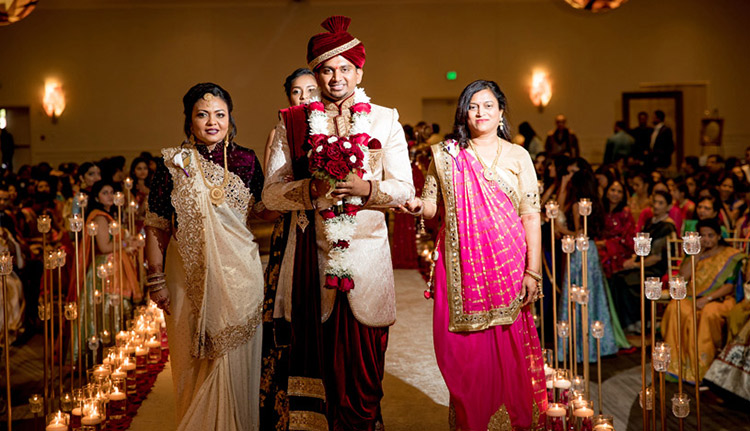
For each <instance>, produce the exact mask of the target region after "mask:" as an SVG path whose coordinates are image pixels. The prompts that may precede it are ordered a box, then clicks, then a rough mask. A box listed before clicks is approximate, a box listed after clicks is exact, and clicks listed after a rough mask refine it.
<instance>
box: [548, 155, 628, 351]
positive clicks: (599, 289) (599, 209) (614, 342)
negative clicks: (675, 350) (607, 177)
mask: <svg viewBox="0 0 750 431" xmlns="http://www.w3.org/2000/svg"><path fill="white" fill-rule="evenodd" d="M580 160H581V159H578V160H577V161H576V164H577V165H578V166H579V167H580V170H579V171H578V172H576V173H574V174H573V176H572V178H571V180H570V183H569V184H568V187H567V190H566V191H565V192H566V193H565V195H566V196H567V197H566V199H565V201H564V202H563V203H562V204H561V207H562V211H560V213H561V216H560V217H559V218H558V220H557V221H558V222H559V223H558V224H557V225H556V226H559V227H558V229H559V231H560V232H561V233H562V234H564V235H574V236H575V235H577V234H580V233H583V220H582V217H581V216H580V215H579V213H578V202H579V200H580V199H582V198H587V199H590V200H591V215H590V216H589V217H588V224H587V228H588V229H587V234H588V237H589V238H599V237H600V236H601V232H602V230H603V229H604V224H603V222H602V220H603V219H604V217H603V216H604V213H605V209H604V207H603V206H602V203H601V200H600V199H599V193H598V191H597V189H598V181H597V179H596V177H595V176H594V172H593V171H592V170H591V166H590V165H589V164H588V163H581V162H580ZM631 223H632V222H631ZM582 265H583V256H582V253H581V252H580V251H578V250H577V249H576V251H575V252H574V253H573V254H572V255H571V260H570V267H571V269H573V268H575V270H571V272H570V275H571V283H572V284H576V285H579V286H580V285H582V284H583V277H582V274H581V271H580V268H581V266H582ZM586 268H587V273H586V275H587V279H588V280H587V284H588V287H589V308H588V318H589V321H590V322H593V321H596V320H598V321H600V322H602V323H604V336H603V337H602V338H601V340H600V341H601V354H602V355H604V356H607V355H614V354H615V353H617V351H618V349H619V348H627V347H630V345H629V344H628V341H627V339H626V338H625V334H624V332H623V330H622V327H621V326H620V324H619V318H618V317H617V312H616V310H615V308H614V306H613V304H612V300H611V298H612V295H611V294H610V291H609V286H608V285H607V280H606V278H605V277H604V274H603V273H602V266H601V265H600V264H599V253H598V251H597V246H596V243H595V242H594V241H593V240H591V239H589V250H588V259H587V267H586ZM567 277H568V274H567V272H565V275H564V277H563V283H562V297H563V298H567V297H568V281H567ZM561 305H562V306H561V307H560V311H559V315H560V316H559V319H560V320H567V319H568V303H567V301H562V303H561ZM574 310H575V309H574ZM579 310H580V308H579ZM577 314H578V317H577V319H580V312H579V313H577ZM579 321H580V320H579ZM589 343H590V345H594V343H596V339H594V338H593V334H589ZM581 346H582V340H580V339H579V340H578V342H577V352H576V358H577V360H578V361H584V360H586V359H588V360H589V361H590V362H596V360H597V355H596V352H595V351H593V350H594V349H590V350H589V358H586V359H584V358H583V355H582V349H581ZM558 351H559V352H560V353H561V354H562V346H560V347H559V349H558Z"/></svg>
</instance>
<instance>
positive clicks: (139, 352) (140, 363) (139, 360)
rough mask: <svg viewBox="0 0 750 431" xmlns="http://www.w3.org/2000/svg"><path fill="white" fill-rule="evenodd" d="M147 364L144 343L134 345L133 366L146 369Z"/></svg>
mask: <svg viewBox="0 0 750 431" xmlns="http://www.w3.org/2000/svg"><path fill="white" fill-rule="evenodd" d="M147 364H148V348H147V347H146V346H145V345H140V346H135V368H136V370H140V369H144V370H145V369H146V365H147Z"/></svg>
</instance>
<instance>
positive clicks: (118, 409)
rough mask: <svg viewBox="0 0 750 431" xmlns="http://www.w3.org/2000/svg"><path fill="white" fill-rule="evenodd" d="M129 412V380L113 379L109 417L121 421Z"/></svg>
mask: <svg viewBox="0 0 750 431" xmlns="http://www.w3.org/2000/svg"><path fill="white" fill-rule="evenodd" d="M127 412H128V397H127V382H126V380H125V379H112V390H111V391H110V393H109V416H108V417H109V418H110V419H111V420H114V421H121V420H122V419H124V418H125V417H126V415H127Z"/></svg>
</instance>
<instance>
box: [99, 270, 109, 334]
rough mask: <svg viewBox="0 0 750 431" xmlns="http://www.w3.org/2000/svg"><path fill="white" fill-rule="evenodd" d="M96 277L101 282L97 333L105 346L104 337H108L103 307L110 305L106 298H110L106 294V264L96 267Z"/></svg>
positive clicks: (107, 280) (107, 290)
mask: <svg viewBox="0 0 750 431" xmlns="http://www.w3.org/2000/svg"><path fill="white" fill-rule="evenodd" d="M96 275H97V276H98V277H99V280H100V281H101V284H102V294H101V296H100V300H99V302H100V304H101V307H100V308H101V312H100V316H101V320H100V322H101V331H100V332H99V337H100V338H101V341H102V343H104V345H106V344H107V340H106V337H107V336H108V335H109V331H108V330H107V323H106V322H105V321H104V307H109V306H110V305H111V304H110V300H109V299H108V298H107V296H108V295H109V296H110V297H111V293H109V294H108V293H107V292H110V290H109V284H110V279H109V276H110V275H111V274H110V272H109V268H108V267H107V265H106V264H101V265H99V266H97V267H96Z"/></svg>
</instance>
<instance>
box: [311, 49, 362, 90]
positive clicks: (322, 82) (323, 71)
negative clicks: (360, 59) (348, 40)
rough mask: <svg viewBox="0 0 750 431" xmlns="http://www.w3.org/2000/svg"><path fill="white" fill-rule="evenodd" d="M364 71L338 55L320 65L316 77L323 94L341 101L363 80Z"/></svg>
mask: <svg viewBox="0 0 750 431" xmlns="http://www.w3.org/2000/svg"><path fill="white" fill-rule="evenodd" d="M362 73H363V72H362V69H360V68H358V67H356V66H355V65H354V64H353V63H352V62H351V61H349V60H347V59H345V58H344V57H342V56H340V55H337V56H336V57H333V58H331V59H329V60H327V61H326V62H324V63H323V64H321V65H320V67H319V68H318V69H317V70H316V71H315V78H316V79H317V81H318V87H319V88H320V92H321V93H322V94H323V96H325V97H327V98H328V99H331V100H333V101H339V100H344V99H346V98H347V97H349V96H351V95H352V93H354V89H355V88H356V87H357V84H359V83H360V82H362Z"/></svg>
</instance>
